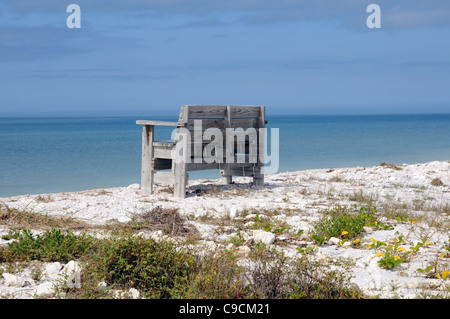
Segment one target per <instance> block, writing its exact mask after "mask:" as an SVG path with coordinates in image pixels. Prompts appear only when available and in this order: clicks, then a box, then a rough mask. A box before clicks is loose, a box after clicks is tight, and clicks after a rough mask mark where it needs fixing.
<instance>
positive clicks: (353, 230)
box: [312, 206, 390, 245]
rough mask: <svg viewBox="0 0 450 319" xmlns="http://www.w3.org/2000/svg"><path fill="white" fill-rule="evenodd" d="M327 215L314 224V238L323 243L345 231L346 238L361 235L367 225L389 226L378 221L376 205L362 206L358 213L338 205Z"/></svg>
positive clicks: (318, 242) (326, 212) (340, 235)
mask: <svg viewBox="0 0 450 319" xmlns="http://www.w3.org/2000/svg"><path fill="white" fill-rule="evenodd" d="M324 213H325V216H323V217H322V219H320V220H319V221H318V222H317V223H316V224H315V225H314V233H313V235H312V238H313V239H314V240H315V241H316V243H317V244H319V245H321V244H322V243H323V242H325V241H326V240H328V239H330V238H331V237H342V234H343V232H345V235H346V236H345V239H347V240H348V239H353V238H356V237H359V236H360V235H361V234H362V233H363V232H364V231H365V230H364V227H365V226H371V227H376V228H377V229H379V228H383V229H385V228H389V227H390V226H389V225H385V224H383V223H381V222H379V221H378V218H377V217H376V216H375V213H376V208H375V207H365V206H363V207H361V208H360V209H359V211H357V212H356V213H354V212H351V211H349V210H348V208H346V207H342V206H337V207H335V208H333V209H331V210H326V211H325V212H324Z"/></svg>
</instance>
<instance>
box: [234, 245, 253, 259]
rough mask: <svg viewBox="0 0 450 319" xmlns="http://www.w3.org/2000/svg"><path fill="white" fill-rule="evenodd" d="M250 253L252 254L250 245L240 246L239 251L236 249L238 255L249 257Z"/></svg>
mask: <svg viewBox="0 0 450 319" xmlns="http://www.w3.org/2000/svg"><path fill="white" fill-rule="evenodd" d="M248 255H250V247H248V246H245V245H244V246H239V247H238V248H237V251H236V256H237V257H243V258H246V257H248Z"/></svg>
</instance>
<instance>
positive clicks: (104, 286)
mask: <svg viewBox="0 0 450 319" xmlns="http://www.w3.org/2000/svg"><path fill="white" fill-rule="evenodd" d="M107 288H108V284H107V283H106V282H104V281H100V282H99V283H98V285H97V291H105V290H106V289H107Z"/></svg>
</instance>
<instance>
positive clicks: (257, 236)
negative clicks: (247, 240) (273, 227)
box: [252, 229, 275, 245]
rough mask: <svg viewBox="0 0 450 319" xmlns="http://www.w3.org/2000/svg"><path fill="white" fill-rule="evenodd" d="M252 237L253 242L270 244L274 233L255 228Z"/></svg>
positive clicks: (273, 238)
mask: <svg viewBox="0 0 450 319" xmlns="http://www.w3.org/2000/svg"><path fill="white" fill-rule="evenodd" d="M252 239H253V241H254V242H255V243H258V242H261V243H263V244H265V245H272V244H273V243H274V242H275V234H272V233H269V232H266V231H264V230H260V229H255V230H253V233H252Z"/></svg>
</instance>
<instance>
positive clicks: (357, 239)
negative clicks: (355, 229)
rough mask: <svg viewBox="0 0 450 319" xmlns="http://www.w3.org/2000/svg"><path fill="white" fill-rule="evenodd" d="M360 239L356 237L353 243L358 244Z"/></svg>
mask: <svg viewBox="0 0 450 319" xmlns="http://www.w3.org/2000/svg"><path fill="white" fill-rule="evenodd" d="M360 241H361V239H359V238H356V239H355V240H354V241H353V243H354V244H358V243H359V242H360Z"/></svg>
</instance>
